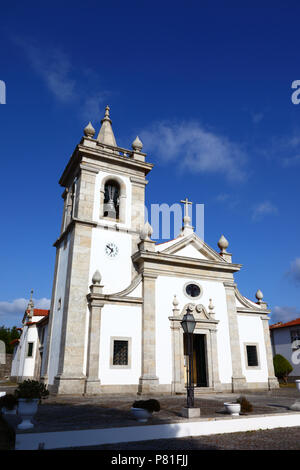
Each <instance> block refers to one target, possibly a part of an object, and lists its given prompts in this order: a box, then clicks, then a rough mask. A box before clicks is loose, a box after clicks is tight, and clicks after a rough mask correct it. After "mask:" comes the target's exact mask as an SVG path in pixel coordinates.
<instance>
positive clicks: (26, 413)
mask: <svg viewBox="0 0 300 470" xmlns="http://www.w3.org/2000/svg"><path fill="white" fill-rule="evenodd" d="M15 395H16V397H17V399H18V415H19V416H20V417H21V419H22V422H21V423H20V424H19V425H18V429H30V428H33V424H32V422H31V419H32V418H33V416H34V415H35V414H36V412H37V408H38V404H39V402H40V401H41V399H42V398H46V397H47V396H48V395H49V392H48V390H47V389H46V386H45V384H43V383H40V382H38V381H37V380H29V379H28V380H24V382H22V383H20V384H19V386H18V388H17V390H16V391H15Z"/></svg>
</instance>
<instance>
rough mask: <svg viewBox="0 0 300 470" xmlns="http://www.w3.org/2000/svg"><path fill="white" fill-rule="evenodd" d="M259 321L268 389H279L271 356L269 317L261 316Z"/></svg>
mask: <svg viewBox="0 0 300 470" xmlns="http://www.w3.org/2000/svg"><path fill="white" fill-rule="evenodd" d="M261 321H262V325H263V332H264V340H265V347H266V357H267V366H268V385H269V389H272V388H279V383H278V379H277V377H275V373H274V364H273V354H272V347H271V339H270V329H269V317H268V316H267V315H264V316H261Z"/></svg>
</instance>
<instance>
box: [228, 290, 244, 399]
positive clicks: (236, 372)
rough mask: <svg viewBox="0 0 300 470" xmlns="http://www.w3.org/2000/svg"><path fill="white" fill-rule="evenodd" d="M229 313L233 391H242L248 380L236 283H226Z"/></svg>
mask: <svg viewBox="0 0 300 470" xmlns="http://www.w3.org/2000/svg"><path fill="white" fill-rule="evenodd" d="M224 287H225V292H226V302H227V313H228V326H229V338H230V350H231V362H232V391H233V392H235V391H238V390H242V389H243V388H245V387H246V385H247V383H246V378H245V376H244V375H243V373H242V358H241V349H240V335H239V328H238V319H237V312H236V303H235V290H234V288H235V284H234V282H224Z"/></svg>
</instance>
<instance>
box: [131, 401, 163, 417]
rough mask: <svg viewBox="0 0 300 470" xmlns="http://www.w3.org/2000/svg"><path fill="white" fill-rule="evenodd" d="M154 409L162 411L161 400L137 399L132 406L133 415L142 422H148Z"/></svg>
mask: <svg viewBox="0 0 300 470" xmlns="http://www.w3.org/2000/svg"><path fill="white" fill-rule="evenodd" d="M154 411H156V412H158V411H160V404H159V401H157V400H154V399H153V398H151V399H150V400H137V401H135V402H134V403H133V404H132V407H131V412H132V414H133V416H134V417H135V418H136V419H137V420H138V421H139V422H140V423H146V422H147V421H148V419H149V418H150V417H151V416H152V413H153V412H154Z"/></svg>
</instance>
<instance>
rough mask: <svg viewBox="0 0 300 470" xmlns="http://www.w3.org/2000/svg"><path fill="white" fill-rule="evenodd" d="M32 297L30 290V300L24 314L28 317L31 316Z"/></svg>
mask: <svg viewBox="0 0 300 470" xmlns="http://www.w3.org/2000/svg"><path fill="white" fill-rule="evenodd" d="M32 296H33V289H31V291H30V299H29V302H28V305H27V309H26V313H27V315H28V317H32V316H33V310H34V303H33V299H32Z"/></svg>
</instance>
